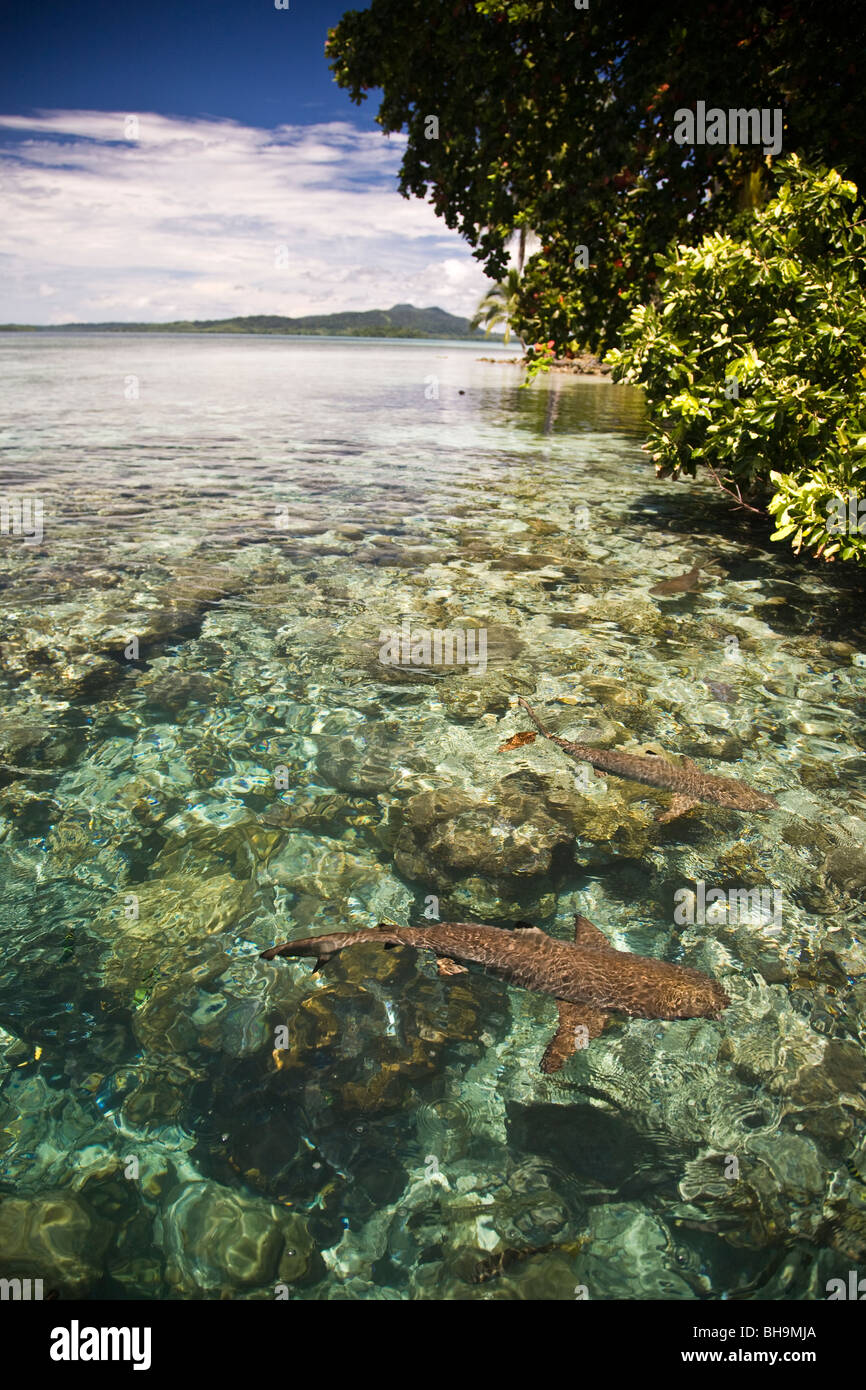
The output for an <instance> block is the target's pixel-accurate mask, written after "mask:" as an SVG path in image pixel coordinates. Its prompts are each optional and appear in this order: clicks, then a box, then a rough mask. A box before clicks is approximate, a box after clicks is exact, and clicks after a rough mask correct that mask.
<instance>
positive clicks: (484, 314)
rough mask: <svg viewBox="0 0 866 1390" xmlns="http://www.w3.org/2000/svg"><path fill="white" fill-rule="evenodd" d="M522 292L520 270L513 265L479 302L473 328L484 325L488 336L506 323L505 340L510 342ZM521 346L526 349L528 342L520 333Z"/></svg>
mask: <svg viewBox="0 0 866 1390" xmlns="http://www.w3.org/2000/svg"><path fill="white" fill-rule="evenodd" d="M519 294H520V271H519V270H515V269H514V268H513V267H512V268H511V269H510V270H509V271H507V273H506V276H505V279H504V280H497V282H496V284H495V285H494V286H493V288H492V289H489V290H488V291H487V293H486V294H485V296H484V298H483V299H482V300H481V301H480V302H479V305H478V308H477V309H476V310H475V314H474V317H473V319H472V324H471V326H472V328H480V327H481V325H482V324H483V325H484V333H485V336H486V337H489V336H490V333H491V332H492V330H493V329H494V328H498V327H499V325H500V324H504V325H505V335H504V339H503V341H504V342H506V343H507V342H508V339H509V338H510V336H511V320H512V319H513V318H514V317H515V314H516V312H517V300H518V296H519ZM517 336H518V338H519V339H520V346H521V347H522V348H523V350H524V352H525V351H526V344H525V342H524V341H523V339H522V338H521V337H520V334H519V333H518V335H517Z"/></svg>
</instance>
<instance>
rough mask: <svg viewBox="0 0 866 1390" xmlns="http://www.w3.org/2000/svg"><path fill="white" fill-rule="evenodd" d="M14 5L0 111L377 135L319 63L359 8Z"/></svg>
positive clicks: (157, 2)
mask: <svg viewBox="0 0 866 1390" xmlns="http://www.w3.org/2000/svg"><path fill="white" fill-rule="evenodd" d="M289 3H290V8H289V9H288V10H277V9H276V8H275V7H274V4H273V0H112V3H107V0H17V3H15V4H11V3H9V0H6V3H5V4H4V6H3V21H2V24H3V44H2V47H3V50H4V57H3V58H2V60H0V62H2V68H0V72H2V79H0V91H2V106H3V109H4V111H7V112H11V113H13V114H18V115H21V114H25V113H30V112H32V111H34V110H39V109H60V110H67V111H75V110H97V111H126V110H129V111H159V112H160V113H161V114H163V115H170V116H212V117H228V118H229V119H231V120H235V121H240V122H242V123H243V124H245V125H254V126H264V127H268V128H270V127H273V126H276V125H281V124H286V123H294V122H308V121H334V120H344V121H351V122H352V123H353V124H356V125H359V126H361V127H362V128H364V129H367V130H370V129H372V128H373V117H374V115H375V112H376V105H375V104H374V103H373V102H371V101H367V102H365V103H364V105H363V106H361V107H357V106H354V105H353V104H352V102H351V101H350V100H349V97H348V94H347V93H345V92H343V91H341V90H340V88H338V87H337V86H336V84H335V83H334V81H333V79H332V77H331V73H330V69H329V67H328V65H327V62H326V61H325V56H324V51H323V50H324V46H325V38H326V36H327V32H328V30H329V29H330V28H333V26H334V25H335V24H337V23H338V21H339V19H340V17H341V15H342V14H343V13H344V12H345V11H346V10H350V9H354V10H364V9H366V8H367V4H366V0H354V3H351V2H350V3H347V4H339V3H332V2H331V0H289Z"/></svg>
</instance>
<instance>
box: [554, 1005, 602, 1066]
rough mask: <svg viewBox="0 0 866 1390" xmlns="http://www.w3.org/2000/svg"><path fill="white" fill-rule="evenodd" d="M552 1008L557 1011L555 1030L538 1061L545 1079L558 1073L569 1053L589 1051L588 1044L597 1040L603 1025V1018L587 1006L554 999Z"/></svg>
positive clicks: (596, 1010) (599, 1011) (600, 1012)
mask: <svg viewBox="0 0 866 1390" xmlns="http://www.w3.org/2000/svg"><path fill="white" fill-rule="evenodd" d="M556 1007H557V1009H558V1010H559V1027H558V1028H557V1030H556V1032H555V1033H554V1035H553V1037H552V1038H551V1040H550V1042H549V1043H548V1045H547V1051H546V1052H545V1054H544V1056H543V1057H542V1059H541V1070H542V1071H543V1072H545V1073H546V1074H547V1075H548V1076H549V1075H550V1074H551V1073H552V1072H555V1071H559V1070H560V1068H561V1067H563V1066H564V1065H565V1063H566V1062H567V1061H568V1059H569V1057H571V1056H572V1054H573V1053H575V1052H582V1051H583V1049H584V1048H585V1047H589V1044H590V1040H591V1039H592V1038H597V1037H598V1036H599V1034H600V1033H601V1031H602V1029H603V1028H604V1025H605V1023H606V1022H607V1014H605V1013H603V1012H602V1011H601V1009H594V1008H593V1007H592V1006H591V1005H590V1004H572V1003H570V1002H569V1001H568V1000H567V999H557V1001H556Z"/></svg>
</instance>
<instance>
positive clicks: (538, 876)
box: [0, 335, 866, 1300]
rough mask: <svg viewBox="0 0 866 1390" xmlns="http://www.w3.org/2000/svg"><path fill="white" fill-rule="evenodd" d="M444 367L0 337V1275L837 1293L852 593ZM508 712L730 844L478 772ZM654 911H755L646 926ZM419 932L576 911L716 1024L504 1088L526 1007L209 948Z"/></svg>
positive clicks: (637, 805)
mask: <svg viewBox="0 0 866 1390" xmlns="http://www.w3.org/2000/svg"><path fill="white" fill-rule="evenodd" d="M485 351H488V350H487V349H486V348H481V349H479V347H478V345H477V344H472V345H455V344H440V343H396V342H393V343H381V342H379V343H375V342H346V341H331V342H329V341H310V340H283V339H261V338H259V339H256V338H238V339H234V338H226V337H220V338H180V337H168V336H166V337H163V336H141V337H138V336H130V337H120V338H112V337H108V336H103V335H94V336H86V337H70V336H66V335H64V336H59V335H58V336H51V335H45V336H38V337H37V336H34V335H5V336H3V337H2V338H0V357H2V363H0V382H2V391H3V396H4V407H3V420H4V427H3V434H2V463H3V497H4V498H5V499H6V504H7V511H8V517H7V515H6V513H4V523H5V529H6V534H4V535H3V536H0V611H2V637H0V658H2V661H0V666H2V671H0V679H2V686H3V696H4V700H3V710H2V716H0V896H2V935H0V1124H2V1131H0V1252H2V1253H0V1274H3V1275H10V1276H14V1275H19V1276H21V1277H27V1276H31V1277H43V1278H44V1279H46V1280H48V1281H49V1287H52V1288H56V1289H57V1290H58V1291H59V1292H60V1294H61V1296H62V1297H68V1296H73V1295H75V1294H87V1295H89V1296H92V1297H97V1298H127V1297H152V1298H166V1297H185V1298H195V1297H214V1298H215V1297H219V1296H221V1295H222V1296H225V1297H237V1298H274V1297H275V1296H277V1297H289V1298H292V1299H319V1298H396V1299H440V1298H450V1299H472V1298H487V1299H489V1298H496V1299H530V1298H532V1299H535V1298H550V1299H557V1300H558V1299H567V1300H573V1299H574V1298H575V1297H583V1296H588V1297H589V1298H590V1299H605V1298H668V1299H701V1298H718V1297H722V1296H724V1297H728V1298H745V1299H748V1298H773V1299H786V1298H793V1299H802V1298H806V1299H808V1298H823V1297H825V1286H826V1282H827V1280H828V1279H829V1278H833V1277H839V1276H841V1277H843V1278H844V1277H847V1272H848V1270H849V1269H852V1268H859V1271H860V1273H861V1274H862V1273H863V1272H864V1270H863V1268H862V1264H863V1261H864V1257H866V1146H864V1141H863V1121H864V1110H866V1094H864V1079H866V1062H864V1055H863V1038H864V1006H866V981H864V964H866V946H864V892H866V751H864V750H866V736H864V723H863V712H864V697H866V632H864V616H863V605H862V597H861V591H859V590H858V588H857V586H856V585H855V584H854V583H853V581H852V580H850V579H848V578H845V577H844V576H839V575H834V574H833V573H832V571H831V572H829V575H828V573H826V572H824V571H822V570H821V569H819V568H818V567H815V566H811V565H809V564H807V563H801V562H798V561H797V560H795V559H794V558H793V557H791V556H789V555H788V554H787V553H786V552H784V551H783V550H781V549H780V548H779V547H770V546H769V544H768V543H767V540H766V535H767V533H766V531H765V530H763V529H762V527H761V526H760V524H758V523H757V522H756V519H755V518H751V517H749V516H748V515H747V514H744V513H743V512H735V511H734V510H733V509H732V507H731V506H730V505H729V503H728V502H727V500H726V499H724V498H723V497H722V496H721V494H720V493H718V492H717V491H715V490H713V488H712V487H710V486H709V485H704V484H693V483H681V484H671V483H660V482H657V481H656V480H655V479H654V477H653V473H652V468H651V465H650V463H649V462H648V460H647V456H646V455H645V454H644V453H642V452H641V448H640V445H641V442H642V438H643V433H642V402H641V397H640V395H639V394H637V393H635V392H632V391H630V390H628V389H625V388H619V387H614V386H612V385H611V384H610V383H609V382H608V381H605V380H577V379H574V378H563V377H556V378H553V379H552V380H551V381H550V382H548V383H539V384H537V385H536V386H535V387H533V388H532V390H530V391H523V390H520V389H519V383H520V381H521V379H522V374H521V372H520V370H519V369H518V368H517V367H515V366H511V365H507V364H506V363H504V362H503V361H502V360H500V361H495V362H488V361H482V360H479V358H480V356H481V354H482V353H483V352H485ZM491 351H493V352H495V351H496V350H495V349H494V350H491ZM501 356H502V354H501V353H500V357H501ZM28 499H29V504H30V511H29V513H28V512H27V502H28ZM37 502H38V503H41V506H42V513H43V521H42V526H41V531H42V534H41V538H40V537H39V536H38V534H37V535H32V536H31V537H30V538H27V537H25V536H23V535H15V534H13V533H12V532H13V529H14V527H13V523H14V521H15V518H16V514H17V513H16V508H18V509H19V510H20V515H21V517H22V523H23V521H24V520H25V519H26V517H27V515H28V514H29V515H30V516H31V517H34V516H35V515H36V510H37V509H36V508H35V507H34V503H37ZM19 529H20V528H19ZM34 529H35V528H34ZM693 566H698V567H699V568H700V574H699V576H698V582H697V584H696V585H694V586H693V587H691V588H687V589H686V590H685V591H683V592H674V593H670V594H664V593H661V594H652V593H650V590H651V589H652V588H654V587H656V586H657V585H658V584H659V583H661V582H662V581H664V580H668V579H671V578H673V577H675V576H677V575H681V574H683V573H684V572H686V571H688V570H690V569H691V568H692V567H693ZM404 619H407V620H408V622H409V625H410V628H411V629H412V630H417V629H422V628H423V629H427V630H436V631H442V630H447V631H459V630H462V629H464V628H467V627H472V628H476V629H480V630H481V631H483V633H484V635H485V640H486V644H487V645H486V652H487V660H486V669H484V670H483V671H482V670H481V669H480V667H478V666H476V667H474V668H473V667H470V666H467V665H465V664H464V666H462V667H453V666H452V667H448V666H439V667H433V668H429V667H413V666H411V665H410V666H403V665H394V664H390V665H389V664H385V663H383V661H382V660H381V659H380V655H381V653H380V647H381V646H382V643H383V642H384V641H385V634H386V631H387V630H389V629H394V628H399V627H400V625H401V623H402V622H403V620H404ZM478 640H479V642H480V635H479V639H478ZM518 695H524V696H526V697H527V698H529V699H530V701H531V702H532V703H533V704H535V705H536V706H537V707H538V709H539V711H540V712H543V714H544V716H545V718H546V720H547V722H548V723H549V725H550V726H551V727H552V728H553V729H555V730H556V731H557V732H558V733H560V734H561V735H563V736H564V737H571V738H575V737H578V736H580V735H581V734H582V733H584V734H586V736H587V737H589V734H588V733H587V731H588V730H593V731H594V732H593V734H592V737H593V739H594V740H596V741H598V742H600V743H601V744H602V746H605V747H612V746H616V747H620V748H624V747H627V748H632V749H638V748H639V749H643V750H652V751H654V752H656V753H657V754H659V755H661V754H663V753H668V754H674V755H677V754H685V755H688V756H689V757H691V758H693V759H695V761H696V762H697V763H698V765H699V766H700V767H701V768H702V769H705V770H707V771H711V772H714V773H717V774H720V775H723V776H728V777H737V778H741V779H743V780H745V781H747V782H749V783H750V784H752V785H753V786H756V787H758V788H760V789H762V790H764V791H769V792H772V793H773V794H774V795H775V796H776V797H777V799H778V801H779V809H778V810H773V811H770V812H767V813H760V814H758V813H741V812H735V811H727V810H722V809H719V808H716V807H712V806H702V807H700V808H698V809H696V810H693V811H691V812H690V813H689V814H687V815H686V816H684V817H682V818H681V819H679V820H674V821H672V822H671V823H669V824H659V822H658V821H657V820H656V816H657V815H658V814H659V813H660V812H662V811H664V809H666V808H667V806H668V805H669V803H670V796H669V794H668V793H665V792H656V791H654V790H653V789H651V788H648V787H645V786H640V785H638V784H635V783H631V782H625V781H621V780H617V779H615V778H612V777H606V778H604V779H596V778H594V777H584V776H582V775H581V769H580V768H578V767H577V766H576V765H575V764H574V763H572V762H570V761H569V760H568V759H566V758H565V757H564V755H563V754H562V753H561V752H560V751H559V750H558V749H557V748H555V747H554V746H553V745H551V744H547V743H544V742H543V741H542V740H538V741H537V742H536V743H535V744H532V745H528V746H525V747H522V748H520V749H518V750H516V751H514V752H510V753H502V752H499V751H498V749H499V747H500V745H501V744H502V743H504V742H505V741H506V740H507V739H509V738H510V737H511V735H512V734H514V733H515V732H517V731H519V730H521V729H525V728H526V727H527V722H526V718H525V716H524V715H523V714H522V711H520V710H519V709H517V708H516V707H515V697H516V696H518ZM701 884H703V885H705V889H706V891H707V892H709V890H710V889H711V888H720V889H723V890H725V892H726V893H727V892H729V891H730V890H734V891H735V892H737V891H744V890H755V889H759V890H763V891H764V896H763V897H759V896H757V895H754V894H753V896H752V897H750V899H749V905H748V907H746V906H744V903H743V901H741V900H740V899H738V898H733V899H731V900H729V903H728V906H727V907H721V908H719V907H718V906H717V907H716V908H715V909H710V910H709V911H707V912H706V913H704V914H703V917H704V918H705V920H699V919H700V917H701V915H702V914H701V913H700V912H697V911H693V912H692V913H691V916H692V918H693V919H694V920H691V921H690V920H689V919H688V911H687V909H688V908H689V906H692V907H694V905H695V903H696V901H697V899H698V895H699V892H700V885H701ZM774 893H775V896H773V894H774ZM690 895H691V896H690ZM437 908H438V912H439V915H440V917H441V918H442V919H443V920H446V919H452V920H453V919H455V918H456V919H458V920H465V919H467V918H468V919H469V920H475V921H487V922H492V923H494V924H497V925H501V926H509V925H511V924H512V923H514V922H515V921H518V920H522V919H528V920H531V921H534V922H536V923H538V924H539V925H541V926H542V927H543V928H544V929H545V930H547V931H549V932H551V933H552V934H554V935H556V936H558V937H560V938H562V939H563V940H569V939H570V938H571V934H572V926H571V923H572V918H573V915H574V913H575V912H577V911H581V912H583V913H585V914H586V915H587V916H588V917H590V918H591V919H592V920H593V921H594V922H595V923H596V924H597V925H598V926H599V927H600V928H601V929H602V930H603V931H604V932H605V933H606V934H607V935H608V937H609V938H610V940H611V941H612V942H613V943H614V944H615V945H616V946H617V947H619V948H620V949H623V950H630V951H636V952H641V953H643V954H645V955H653V956H658V957H660V958H663V959H665V960H669V961H673V962H677V963H680V964H684V965H691V966H695V967H697V968H699V969H701V970H703V971H705V972H706V973H707V974H710V975H712V976H713V977H714V978H716V979H718V980H720V981H721V982H722V983H723V985H724V987H725V988H726V990H727V992H728V994H729V995H730V997H731V1001H732V1002H731V1005H730V1007H729V1008H728V1009H727V1010H726V1011H725V1013H724V1015H723V1017H722V1019H721V1021H719V1022H715V1021H712V1020H707V1019H690V1020H682V1021H678V1022H671V1023H664V1022H657V1021H654V1020H647V1019H626V1018H624V1017H623V1016H621V1015H620V1016H617V1017H616V1018H615V1019H614V1021H612V1022H611V1023H610V1024H609V1025H608V1027H607V1029H606V1031H605V1032H604V1034H603V1035H602V1036H601V1037H600V1038H597V1039H595V1040H594V1041H593V1042H592V1044H591V1046H590V1047H589V1048H587V1049H586V1050H582V1051H579V1052H578V1053H577V1054H576V1055H575V1056H574V1057H573V1058H572V1059H571V1060H570V1061H568V1062H567V1063H566V1065H565V1067H564V1068H563V1069H562V1070H561V1071H560V1072H558V1073H557V1074H555V1075H550V1076H548V1075H544V1074H542V1073H541V1071H540V1070H539V1063H540V1060H541V1057H542V1055H543V1053H544V1049H545V1047H546V1046H547V1043H548V1041H549V1038H550V1035H551V1030H552V1028H553V1027H555V1023H556V1006H555V1004H554V1002H553V1000H552V999H550V998H549V997H547V996H544V995H536V994H530V993H528V992H525V991H521V990H517V989H511V988H509V987H508V986H507V985H505V984H504V983H502V982H500V981H498V980H496V979H493V978H490V977H488V976H485V975H482V974H480V973H478V972H476V971H472V972H471V973H469V974H464V975H458V976H446V977H442V976H440V975H439V974H437V971H436V968H435V963H434V962H433V961H432V960H431V959H429V958H427V957H426V956H422V955H420V954H416V953H414V952H412V951H410V950H398V951H390V952H387V953H385V952H382V951H380V950H379V949H378V948H376V947H375V946H373V947H367V946H365V947H358V948H356V949H354V950H352V951H345V952H343V954H342V955H341V956H339V957H338V958H337V959H335V960H334V961H333V962H332V963H331V964H330V965H329V966H328V967H327V968H326V969H325V970H324V971H323V972H322V973H320V974H316V975H313V974H312V973H311V971H310V964H309V962H306V963H304V962H299V961H278V962H276V963H275V964H268V963H266V962H263V961H261V960H259V952H260V951H261V950H262V949H263V948H264V947H265V946H267V945H270V944H271V943H272V942H274V941H276V940H282V939H285V938H286V937H287V936H296V937H297V936H301V935H309V934H313V933H317V932H320V931H327V930H351V929H352V928H355V927H364V926H369V925H371V924H373V923H375V922H376V921H378V920H380V919H382V918H389V919H391V920H394V921H397V922H400V923H404V924H406V923H423V922H424V921H425V914H426V918H427V920H429V919H430V918H431V917H432V916H434V915H435V913H436V911H437Z"/></svg>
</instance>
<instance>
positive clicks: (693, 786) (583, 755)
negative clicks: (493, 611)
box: [503, 697, 779, 823]
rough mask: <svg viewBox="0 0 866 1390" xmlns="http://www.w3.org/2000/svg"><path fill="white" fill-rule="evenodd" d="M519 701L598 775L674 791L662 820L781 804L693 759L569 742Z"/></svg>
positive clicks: (538, 723) (560, 744)
mask: <svg viewBox="0 0 866 1390" xmlns="http://www.w3.org/2000/svg"><path fill="white" fill-rule="evenodd" d="M520 704H521V705H522V706H523V708H524V709H525V710H526V712H527V714H528V715H529V717H530V719H531V720H532V722H533V724H534V725H535V727H536V729H537V730H538V732H539V733H540V734H542V735H543V736H544V737H545V738H546V739H549V740H550V742H551V743H555V744H556V745H557V746H558V747H559V748H561V749H562V750H563V752H565V753H567V754H568V755H569V757H570V758H574V759H575V761H576V762H579V763H590V764H591V766H592V767H594V768H595V769H596V771H597V773H598V775H599V776H602V775H603V774H604V773H609V774H610V775H611V776H613V777H625V778H627V779H628V780H629V781H630V782H643V783H644V785H645V786H648V787H663V788H664V789H665V790H666V791H672V792H673V794H674V796H673V800H672V801H671V804H670V809H669V810H667V811H664V812H660V813H659V815H658V816H656V820H658V821H659V822H662V823H663V822H665V821H671V820H674V819H675V818H676V817H677V816H681V815H683V814H684V812H686V811H691V810H692V808H693V807H694V806H700V804H701V802H710V803H711V804H712V805H713V806H725V807H727V808H728V809H729V810H733V811H768V810H770V809H771V807H774V806H778V804H779V803H778V801H777V800H776V798H775V797H774V796H770V795H769V793H767V792H759V791H756V790H755V788H754V787H750V786H749V784H748V783H747V782H739V781H736V780H735V779H734V778H733V777H713V776H712V774H711V773H709V772H701V769H700V768H699V767H697V766H696V764H695V763H693V762H692V760H691V758H681V759H680V761H679V762H678V763H671V762H668V760H667V759H666V758H659V757H654V756H649V757H648V756H646V755H645V754H641V753H623V752H621V751H620V750H619V749H617V748H592V747H590V745H589V744H587V743H568V742H567V741H566V740H565V739H564V738H557V736H556V734H551V733H548V731H547V729H546V728H545V727H544V725H543V724H542V722H541V720H540V719H539V717H538V715H537V714H536V713H535V710H534V709H533V708H532V706H531V705H530V704H529V703H528V701H526V700H524V699H523V698H522V697H521V699H520ZM520 737H521V736H520V735H515V740H512V741H511V742H510V744H506V745H503V746H504V747H509V746H511V747H519V746H520V745H519V744H518V743H517V742H516V739H517V738H520Z"/></svg>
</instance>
